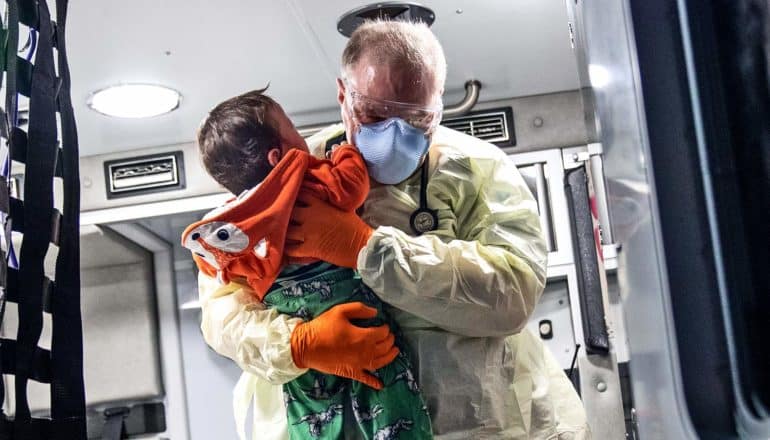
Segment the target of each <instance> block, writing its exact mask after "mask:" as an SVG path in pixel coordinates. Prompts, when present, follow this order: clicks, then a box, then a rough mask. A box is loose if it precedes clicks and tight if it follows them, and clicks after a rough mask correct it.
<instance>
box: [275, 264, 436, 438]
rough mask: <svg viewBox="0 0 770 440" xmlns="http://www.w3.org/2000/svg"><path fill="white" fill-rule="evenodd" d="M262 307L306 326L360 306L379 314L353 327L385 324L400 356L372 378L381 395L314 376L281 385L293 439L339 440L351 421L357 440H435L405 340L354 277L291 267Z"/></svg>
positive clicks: (322, 267)
mask: <svg viewBox="0 0 770 440" xmlns="http://www.w3.org/2000/svg"><path fill="white" fill-rule="evenodd" d="M263 301H264V303H265V304H266V305H267V306H268V307H270V308H274V309H276V310H278V311H279V312H280V313H284V314H288V315H292V316H297V317H300V318H302V319H305V320H308V319H313V318H314V317H316V316H318V315H319V314H321V313H323V312H324V311H326V310H327V309H329V308H331V307H333V306H335V305H338V304H343V303H349V302H355V301H360V302H363V303H365V304H366V305H368V306H370V307H373V308H376V309H377V311H378V314H377V316H376V317H374V318H372V319H367V320H357V321H354V324H356V325H359V326H362V327H369V326H377V325H382V324H383V323H387V324H389V325H390V326H391V329H393V333H394V334H395V335H396V345H397V346H398V347H399V349H400V350H401V353H399V355H398V357H396V359H395V360H394V361H393V362H391V363H390V364H388V365H386V366H385V367H383V368H381V369H379V370H377V371H375V372H373V374H374V375H375V376H377V377H378V378H379V379H380V380H382V383H383V384H384V388H383V389H382V390H380V391H377V390H375V389H373V388H370V387H368V386H366V385H364V384H362V383H360V382H358V381H354V380H350V379H347V378H342V377H338V376H332V375H328V374H324V373H320V372H318V371H315V370H310V371H308V372H307V373H305V374H304V375H302V376H300V377H298V378H297V379H295V380H293V381H291V382H288V383H286V384H284V386H283V389H284V404H285V405H286V411H287V416H288V421H289V436H290V438H291V439H303V440H304V439H312V440H315V439H343V438H345V437H344V432H343V430H344V425H345V423H344V422H345V420H344V417H354V418H355V422H356V425H357V427H358V431H359V435H360V437H361V438H364V439H366V440H397V439H399V440H423V439H431V438H433V435H432V430H431V424H430V417H429V415H428V411H427V407H426V406H425V402H424V401H423V399H422V396H421V395H420V388H419V386H418V384H417V381H416V379H415V376H414V374H413V370H412V365H411V362H410V360H409V357H408V356H407V355H406V354H405V353H406V352H407V350H406V347H405V346H404V344H403V340H402V338H401V337H400V335H399V333H398V331H397V328H396V327H395V326H394V323H393V322H392V320H390V319H389V318H388V316H387V314H386V313H385V311H384V310H383V304H382V302H381V301H380V300H379V299H378V298H377V297H376V296H375V295H374V294H373V293H372V292H371V291H370V290H369V289H368V288H367V287H366V286H365V285H364V284H363V283H362V282H361V279H360V277H359V276H358V273H357V272H355V271H353V270H351V269H347V268H340V267H337V266H333V265H330V264H328V263H324V262H318V263H314V264H310V265H305V266H289V267H287V268H286V269H285V270H284V271H283V272H282V273H281V276H280V277H279V278H278V279H277V280H276V282H275V284H273V287H272V288H271V289H270V291H268V293H267V294H266V295H265V297H264V300H263Z"/></svg>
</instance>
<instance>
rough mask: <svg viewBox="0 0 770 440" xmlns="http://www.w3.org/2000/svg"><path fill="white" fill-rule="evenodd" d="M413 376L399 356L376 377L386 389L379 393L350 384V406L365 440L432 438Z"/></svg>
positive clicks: (401, 355) (428, 421)
mask: <svg viewBox="0 0 770 440" xmlns="http://www.w3.org/2000/svg"><path fill="white" fill-rule="evenodd" d="M412 372H413V370H412V365H411V363H410V362H409V358H408V357H407V356H406V355H405V354H404V353H403V352H402V353H401V354H399V355H398V357H397V358H396V359H395V360H394V361H393V362H391V363H390V364H388V365H386V366H385V367H383V368H380V369H379V370H377V372H376V375H377V377H379V378H380V380H382V383H383V384H384V385H385V387H384V388H383V389H382V390H381V391H377V390H375V389H373V388H369V387H368V386H366V385H364V384H362V383H360V382H356V381H352V384H351V387H350V401H351V406H352V407H353V414H354V415H355V417H356V421H357V422H358V426H359V429H360V430H361V433H362V434H363V437H364V438H365V439H366V440H396V439H399V440H425V439H432V438H433V431H432V429H431V424H430V416H429V415H428V408H427V407H426V406H425V402H424V401H423V400H422V396H421V395H420V389H419V387H418V386H417V381H416V380H415V377H414V375H413V374H412Z"/></svg>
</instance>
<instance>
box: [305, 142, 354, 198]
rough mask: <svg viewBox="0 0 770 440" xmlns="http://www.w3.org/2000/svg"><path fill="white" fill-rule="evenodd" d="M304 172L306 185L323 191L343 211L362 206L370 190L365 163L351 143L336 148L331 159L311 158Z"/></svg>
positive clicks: (317, 190)
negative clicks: (313, 159)
mask: <svg viewBox="0 0 770 440" xmlns="http://www.w3.org/2000/svg"><path fill="white" fill-rule="evenodd" d="M305 175H306V177H305V183H304V184H303V186H304V187H305V188H308V189H310V190H311V191H314V192H316V193H319V194H324V195H325V196H326V198H327V200H328V201H329V203H330V204H332V205H334V206H336V207H337V208H340V209H342V210H345V211H353V210H355V209H356V208H358V207H359V206H361V205H362V204H363V203H364V200H366V196H367V195H368V194H369V173H367V171H366V163H365V162H364V158H363V157H361V153H359V152H358V150H356V148H355V147H353V146H352V145H343V146H341V147H338V148H337V149H335V150H334V151H333V152H332V158H331V161H321V160H316V161H312V162H311V163H310V165H309V166H308V169H307V172H306V174H305Z"/></svg>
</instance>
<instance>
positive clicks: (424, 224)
mask: <svg viewBox="0 0 770 440" xmlns="http://www.w3.org/2000/svg"><path fill="white" fill-rule="evenodd" d="M428 162H429V157H428V155H427V154H426V155H425V160H423V162H422V166H420V207H419V208H417V210H416V211H414V212H413V213H412V215H411V216H410V217H409V225H410V226H411V227H412V230H413V231H414V233H415V234H417V235H422V234H424V233H425V232H429V231H435V230H436V228H438V213H437V212H436V210H435V209H430V208H428Z"/></svg>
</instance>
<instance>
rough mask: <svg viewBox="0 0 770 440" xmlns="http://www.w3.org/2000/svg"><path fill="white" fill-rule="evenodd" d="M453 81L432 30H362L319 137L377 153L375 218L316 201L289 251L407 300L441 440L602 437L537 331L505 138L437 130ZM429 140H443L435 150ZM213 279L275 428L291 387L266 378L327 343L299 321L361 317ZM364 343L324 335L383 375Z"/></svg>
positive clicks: (541, 274)
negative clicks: (363, 354) (263, 302)
mask: <svg viewBox="0 0 770 440" xmlns="http://www.w3.org/2000/svg"><path fill="white" fill-rule="evenodd" d="M445 78H446V62H445V59H444V54H443V51H442V49H441V46H440V45H439V43H438V41H437V40H436V38H435V36H434V35H433V34H432V33H431V32H430V30H429V29H428V28H427V26H425V25H421V24H410V23H403V22H369V23H365V24H363V25H362V26H361V27H359V28H358V29H357V30H356V32H354V34H353V35H352V36H351V38H350V40H349V41H348V44H347V46H346V48H345V50H344V53H343V57H342V78H341V79H339V80H338V84H337V85H338V100H339V103H340V107H341V114H342V119H343V123H344V127H343V126H335V127H329V128H327V129H326V130H324V131H322V132H321V133H319V134H318V135H316V136H314V137H313V138H311V139H309V141H308V145H309V147H310V148H311V151H313V150H314V151H315V152H316V153H317V154H323V151H324V149H325V147H326V146H327V144H328V143H329V139H332V138H334V137H335V136H337V135H338V134H341V133H343V132H344V133H345V134H346V137H347V139H348V140H349V141H352V142H354V143H355V144H356V146H357V147H358V148H359V150H360V151H361V153H362V155H363V156H364V159H365V160H366V161H367V165H368V168H369V173H370V177H371V179H372V180H373V182H372V190H371V192H370V194H369V197H368V199H367V201H366V203H365V204H364V207H363V211H362V212H361V217H360V219H359V217H358V216H356V215H353V214H349V215H347V214H345V213H343V212H341V211H338V210H336V209H334V208H332V207H330V206H328V205H325V204H324V203H322V202H320V201H317V200H305V202H306V203H307V206H304V207H299V208H295V212H294V214H293V219H294V221H295V222H296V226H295V227H294V228H290V230H289V232H288V235H289V238H290V239H291V240H293V244H291V245H288V246H287V249H288V251H287V252H288V253H290V254H291V255H293V256H295V257H309V258H318V259H322V260H325V261H329V262H331V263H334V264H337V265H341V266H348V267H355V268H357V269H358V270H359V272H360V273H361V277H362V279H363V280H364V282H365V283H366V284H367V285H368V286H369V287H370V288H371V289H372V290H373V291H374V292H375V293H376V294H377V295H378V296H379V297H380V298H381V299H382V300H383V301H384V302H386V303H389V304H390V305H391V306H392V309H391V313H392V315H393V316H394V318H395V319H396V321H397V322H398V324H399V325H400V327H401V329H402V331H403V334H404V337H405V338H406V340H407V343H408V344H407V345H408V346H409V348H410V353H409V354H410V355H411V356H412V358H413V359H414V361H415V365H416V369H417V371H418V378H417V381H418V383H419V385H420V386H421V387H422V392H423V394H424V396H425V398H426V400H427V403H428V409H429V411H430V414H431V418H432V423H433V428H434V432H435V435H436V438H439V439H479V438H483V439H512V438H515V439H528V438H537V439H552V438H558V439H562V438H563V439H582V438H589V437H590V435H589V431H588V428H587V426H586V423H585V414H584V412H583V409H582V406H581V403H580V401H579V399H578V398H577V395H576V394H575V392H574V390H573V389H572V387H571V384H570V383H569V381H568V380H567V378H566V376H565V375H564V373H563V372H562V371H561V369H560V368H559V367H558V365H556V362H555V360H554V359H553V357H552V356H551V355H550V353H548V352H547V350H546V349H545V348H544V346H543V345H542V342H541V341H540V340H539V338H536V337H534V336H533V335H532V334H530V333H529V332H528V331H526V330H523V329H524V325H525V324H526V322H527V319H528V318H529V316H530V314H531V312H532V310H533V309H534V306H535V304H536V303H537V300H538V298H539V296H540V294H541V293H542V289H543V287H544V283H545V265H546V262H545V256H546V251H545V246H544V243H543V240H542V238H541V236H540V228H539V222H538V219H537V210H536V205H535V202H534V200H533V199H532V196H531V194H530V193H529V191H528V189H527V187H526V185H525V184H524V182H523V181H522V179H521V176H520V175H519V173H518V171H517V170H516V168H515V166H514V165H513V164H512V163H511V162H510V161H509V160H508V159H507V158H506V156H505V154H504V153H503V152H502V151H500V150H499V149H498V148H496V147H495V146H493V145H491V144H488V143H486V142H483V141H480V140H477V139H475V138H472V137H469V136H466V135H464V134H461V133H458V132H456V131H453V130H449V129H446V128H443V127H438V128H436V122H437V119H438V118H439V117H440V115H439V114H438V112H437V111H436V110H435V109H436V108H437V106H438V105H440V99H441V95H442V94H443V88H444V81H445ZM421 138H422V139H430V144H429V149H428V143H427V142H423V141H421ZM426 150H427V151H426ZM426 152H427V154H426ZM426 158H427V160H426ZM423 175H424V177H423ZM423 182H424V183H425V185H423ZM423 186H424V187H425V197H421V189H422V188H423ZM421 199H423V200H421ZM418 208H425V209H428V210H434V214H435V216H434V215H433V214H431V213H430V211H428V212H427V214H426V215H422V216H421V221H420V222H418V223H420V224H421V225H422V226H431V224H432V223H433V225H434V226H435V228H434V229H432V230H428V231H425V233H423V234H422V235H417V232H415V231H414V230H413V229H412V228H413V225H412V223H411V222H410V218H411V217H412V216H413V213H414V212H415V211H416V210H418ZM361 220H363V221H361ZM372 228H374V229H372ZM418 228H419V226H418ZM426 229H430V228H426ZM211 283H212V281H211V280H208V279H206V278H205V277H203V278H202V279H201V303H202V307H203V323H202V329H203V331H204V335H205V336H206V340H207V342H208V343H209V344H210V345H211V346H212V347H213V348H215V349H216V350H217V351H218V352H220V353H222V354H224V355H226V356H229V357H231V358H233V359H235V360H236V361H237V362H238V364H239V365H240V366H241V367H242V368H244V370H246V371H248V372H251V373H253V374H254V375H255V376H253V377H251V379H250V382H248V385H247V386H249V387H252V388H258V389H259V390H260V391H258V392H259V393H260V395H258V398H259V402H258V403H257V406H258V408H260V411H261V412H262V416H261V420H257V421H255V423H259V424H260V427H261V428H260V429H263V431H262V432H263V433H264V432H265V431H264V430H265V429H268V428H266V427H269V426H273V427H275V426H279V425H280V424H281V420H280V416H279V415H276V414H278V413H279V411H277V410H275V411H272V412H270V411H266V410H265V409H264V408H266V407H268V406H269V407H271V408H272V407H274V406H275V405H273V406H271V404H269V403H266V402H270V401H271V400H270V399H271V398H272V399H275V398H277V397H278V396H279V395H280V392H279V393H278V394H276V393H275V391H274V388H270V387H269V386H268V385H266V384H265V382H264V381H267V382H270V383H272V384H280V383H283V382H286V381H288V380H291V379H293V378H294V377H297V376H298V375H300V374H302V373H303V372H304V371H305V370H304V369H301V368H298V367H297V365H296V364H295V363H294V361H293V359H297V358H302V359H303V360H304V359H307V356H305V355H304V352H305V351H307V350H310V351H312V350H313V347H312V346H313V345H314V340H313V339H312V338H311V339H307V338H304V337H300V336H302V335H304V334H306V333H307V332H304V331H303V332H295V330H296V328H298V327H302V326H311V327H313V326H315V327H318V328H326V329H332V333H333V332H334V331H335V330H336V329H338V328H339V329H344V332H345V333H346V334H348V333H349V332H350V331H351V329H355V326H352V324H351V323H350V322H349V319H347V318H346V317H345V316H344V315H343V314H339V313H334V312H333V310H334V309H332V310H330V311H329V312H327V313H326V314H324V315H328V316H324V315H321V316H319V318H317V320H318V319H321V318H324V321H323V322H321V323H318V324H316V323H314V322H313V321H316V320H313V321H309V322H307V323H300V322H299V320H297V319H294V318H287V317H285V316H281V315H277V314H274V313H271V311H269V310H264V309H262V308H260V307H258V306H256V305H250V304H246V303H245V301H243V300H239V298H245V297H247V294H246V293H243V287H242V286H233V285H230V286H227V287H226V288H220V289H219V291H218V293H216V294H213V295H212V291H214V290H215V288H214V287H212V284H211ZM296 335H299V336H296ZM510 335H513V336H510ZM357 341H358V339H356V338H354V339H348V338H344V339H343V338H337V339H334V338H329V337H326V338H324V340H323V341H322V344H323V345H324V348H325V349H332V350H335V352H336V351H337V350H339V351H340V352H341V353H347V355H344V356H340V360H339V363H340V364H341V365H342V366H344V367H345V368H343V371H346V372H350V371H352V372H356V371H360V370H371V366H372V362H371V359H356V358H355V352H356V351H355V348H354V347H351V345H353V344H355V343H357ZM330 345H331V346H332V347H330ZM343 358H344V360H343ZM304 364H305V365H306V366H309V367H311V368H315V367H314V366H312V365H308V362H304ZM322 367H327V366H326V365H323V366H322ZM351 376H353V375H352V374H351ZM242 385H243V384H242ZM244 386H245V385H244ZM273 401H274V400H273ZM268 413H269V414H268ZM267 418H272V423H268V422H266V419H267ZM263 422H265V423H263ZM283 423H285V422H283ZM262 438H263V437H262Z"/></svg>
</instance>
